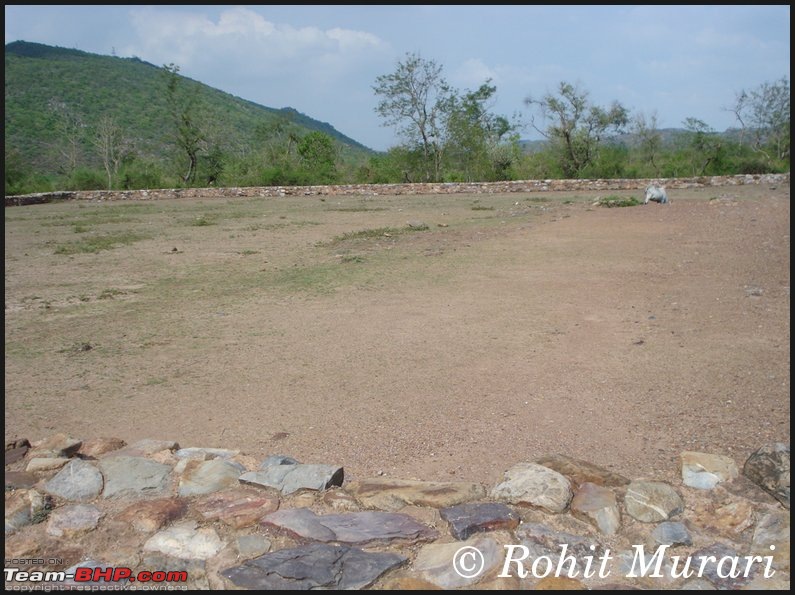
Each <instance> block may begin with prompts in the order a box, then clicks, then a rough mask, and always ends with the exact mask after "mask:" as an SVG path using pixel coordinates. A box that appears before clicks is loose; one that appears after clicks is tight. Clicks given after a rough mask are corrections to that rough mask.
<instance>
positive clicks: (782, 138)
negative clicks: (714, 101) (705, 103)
mask: <svg viewBox="0 0 795 595" xmlns="http://www.w3.org/2000/svg"><path fill="white" fill-rule="evenodd" d="M731 111H732V112H734V115H735V117H736V118H737V121H738V122H739V123H740V126H741V128H742V133H743V137H745V135H746V134H747V135H749V136H750V145H751V148H752V150H754V151H756V152H758V153H761V154H763V155H764V156H765V158H766V159H767V160H768V162H770V161H771V160H772V159H774V158H775V159H781V160H784V159H789V155H790V89H789V79H788V78H786V77H783V78H781V79H779V80H777V81H775V82H772V83H762V84H761V85H760V86H759V87H757V88H756V89H752V90H750V91H745V90H742V91H740V92H739V93H738V94H737V98H736V100H735V104H734V107H733V108H732V109H731Z"/></svg>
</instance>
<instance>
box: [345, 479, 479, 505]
mask: <svg viewBox="0 0 795 595" xmlns="http://www.w3.org/2000/svg"><path fill="white" fill-rule="evenodd" d="M347 490H348V492H349V493H351V494H353V496H354V497H355V498H356V499H357V500H358V501H359V502H360V503H361V505H362V506H364V507H367V508H378V509H380V510H390V511H393V510H398V509H400V508H402V507H403V506H406V505H411V504H413V505H416V506H432V507H434V508H442V507H445V506H454V505H456V504H461V503H462V502H469V501H472V500H477V499H479V498H483V497H484V496H485V495H486V491H485V489H484V488H483V486H481V485H480V484H476V483H467V482H435V481H416V480H408V479H388V478H380V477H378V478H373V479H365V480H362V481H354V482H351V483H350V484H349V485H348V486H347Z"/></svg>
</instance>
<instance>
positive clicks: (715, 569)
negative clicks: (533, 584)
mask: <svg viewBox="0 0 795 595" xmlns="http://www.w3.org/2000/svg"><path fill="white" fill-rule="evenodd" d="M559 545H560V553H559V555H557V556H554V558H555V559H553V556H535V557H533V559H532V561H530V560H529V558H530V548H528V547H527V546H525V545H517V544H513V545H506V546H504V548H505V560H504V561H503V565H502V571H501V572H500V574H498V575H497V577H498V578H509V577H511V576H518V577H519V578H526V577H528V576H532V577H534V578H537V579H541V578H545V577H547V576H555V577H568V578H579V577H582V578H592V577H595V576H598V577H599V578H607V577H608V576H610V572H611V568H610V561H611V560H613V556H611V555H610V550H609V549H605V550H604V553H603V554H602V555H600V556H596V555H593V556H581V557H580V558H579V559H578V558H576V557H575V556H573V555H572V554H570V553H569V551H568V548H569V546H568V544H566V543H561V544H559ZM632 547H633V550H634V556H633V558H632V564H631V567H630V570H629V572H628V573H627V574H626V575H625V576H626V577H627V578H639V577H650V578H667V577H670V578H672V579H679V578H692V577H702V576H704V574H705V573H707V574H713V573H714V574H716V575H717V576H718V578H721V579H728V578H733V579H734V578H739V577H743V578H749V576H750V574H751V572H756V571H758V567H761V568H762V569H763V576H764V577H765V578H770V577H772V576H773V575H774V574H775V573H776V571H775V570H773V568H772V565H773V556H720V557H719V556H708V555H700V556H666V550H667V549H668V547H669V546H668V545H661V546H659V547H658V548H657V549H656V550H655V552H654V553H653V554H652V555H650V556H649V555H647V553H646V551H645V548H644V546H642V545H633V546H632ZM590 549H591V551H595V550H596V546H593V545H592V546H591V548H590ZM775 549H776V546H775V545H771V546H770V551H771V552H772V551H775ZM666 560H667V562H668V563H666ZM486 565H487V559H486V557H485V556H484V555H483V553H482V552H481V551H480V550H479V549H478V548H476V547H475V546H472V545H465V546H463V547H461V548H459V549H458V551H456V553H455V555H454V556H453V569H454V570H455V572H456V574H458V576H460V577H461V578H464V579H467V580H469V579H474V578H476V577H478V576H480V574H481V573H483V572H484V570H486Z"/></svg>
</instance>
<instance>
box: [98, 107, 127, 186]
mask: <svg viewBox="0 0 795 595" xmlns="http://www.w3.org/2000/svg"><path fill="white" fill-rule="evenodd" d="M92 140H93V143H94V146H95V147H96V149H97V152H98V153H99V157H100V159H101V160H102V166H103V167H104V168H105V173H106V174H107V176H108V190H110V189H112V188H113V176H115V175H116V174H117V173H118V171H119V166H120V165H121V162H122V160H123V159H124V158H125V157H126V156H127V154H128V152H129V147H128V146H127V143H126V142H125V140H124V137H123V136H122V130H121V128H120V127H119V126H118V124H116V121H115V120H114V119H113V116H110V115H107V114H106V115H104V116H102V117H101V118H100V120H99V122H98V123H97V126H96V129H95V131H94V138H93V139H92Z"/></svg>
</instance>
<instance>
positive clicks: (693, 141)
mask: <svg viewBox="0 0 795 595" xmlns="http://www.w3.org/2000/svg"><path fill="white" fill-rule="evenodd" d="M683 124H684V126H685V128H686V129H687V133H688V134H687V138H688V139H689V145H690V149H691V164H692V167H693V175H698V176H703V175H706V173H707V168H709V166H710V165H713V167H717V166H718V165H719V164H718V162H719V161H720V159H721V156H722V149H723V144H722V143H721V140H720V137H719V136H718V135H717V134H716V133H715V131H714V130H713V129H712V128H711V127H710V126H708V125H707V124H706V123H705V122H702V121H701V120H699V119H698V118H685V121H684V122H683ZM716 173H719V172H716Z"/></svg>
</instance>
